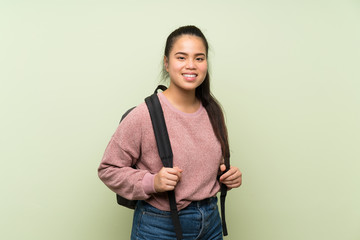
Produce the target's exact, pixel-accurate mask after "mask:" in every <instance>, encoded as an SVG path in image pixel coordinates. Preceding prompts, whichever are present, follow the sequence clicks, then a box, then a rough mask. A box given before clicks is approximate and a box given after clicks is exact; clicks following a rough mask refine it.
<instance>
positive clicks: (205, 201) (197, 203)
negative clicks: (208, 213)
mask: <svg viewBox="0 0 360 240" xmlns="http://www.w3.org/2000/svg"><path fill="white" fill-rule="evenodd" d="M216 201H217V197H216V196H214V197H209V198H205V199H203V200H200V201H192V202H191V203H190V204H189V206H197V207H200V206H203V205H208V204H210V203H213V202H216Z"/></svg>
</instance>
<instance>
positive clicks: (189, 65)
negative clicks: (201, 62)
mask: <svg viewBox="0 0 360 240" xmlns="http://www.w3.org/2000/svg"><path fill="white" fill-rule="evenodd" d="M186 68H187V69H195V68H196V64H195V62H194V60H192V59H188V61H187V62H186Z"/></svg>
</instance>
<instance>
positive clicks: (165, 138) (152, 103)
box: [116, 85, 229, 240]
mask: <svg viewBox="0 0 360 240" xmlns="http://www.w3.org/2000/svg"><path fill="white" fill-rule="evenodd" d="M159 89H161V90H162V91H165V90H166V89H167V88H166V87H165V86H163V85H159V86H158V87H157V88H156V89H155V91H154V93H153V94H152V95H151V96H149V97H147V98H145V103H146V105H147V107H148V110H149V114H150V118H151V122H152V126H153V130H154V135H155V139H156V144H157V148H158V152H159V156H160V158H161V161H162V163H163V165H164V167H169V168H172V167H173V153H172V149H171V144H170V140H169V135H168V132H167V128H166V123H165V119H164V114H163V111H162V108H161V104H160V101H159V98H158V96H157V91H158V90H159ZM134 108H135V107H132V108H130V109H129V110H127V111H126V112H125V113H124V114H123V115H122V117H121V120H120V122H121V121H122V120H123V119H124V118H125V117H126V116H127V115H128V114H129V113H130V112H131V111H132V110H133V109H134ZM225 162H226V163H227V164H226V165H227V166H226V167H227V169H228V166H229V164H228V162H229V159H227V161H225ZM132 167H133V168H136V167H135V166H132ZM167 193H168V197H169V204H170V212H171V217H172V222H173V224H174V228H175V233H176V238H177V239H178V240H181V239H182V230H181V225H180V220H179V216H178V211H177V207H176V199H175V191H174V190H172V191H168V192H167ZM226 193H227V187H226V185H224V184H221V195H220V205H221V218H222V227H223V234H224V236H227V235H228V233H227V227H226V222H225V198H226ZM116 200H117V203H118V204H119V205H121V206H124V207H127V208H130V209H135V207H136V204H137V200H128V199H126V198H124V197H122V196H120V195H118V194H116Z"/></svg>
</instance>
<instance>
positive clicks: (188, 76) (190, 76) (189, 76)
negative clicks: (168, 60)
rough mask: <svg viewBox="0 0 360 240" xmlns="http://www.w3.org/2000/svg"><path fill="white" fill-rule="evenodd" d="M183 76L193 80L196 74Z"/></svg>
mask: <svg viewBox="0 0 360 240" xmlns="http://www.w3.org/2000/svg"><path fill="white" fill-rule="evenodd" d="M183 76H184V77H186V78H194V77H196V76H197V75H196V74H183Z"/></svg>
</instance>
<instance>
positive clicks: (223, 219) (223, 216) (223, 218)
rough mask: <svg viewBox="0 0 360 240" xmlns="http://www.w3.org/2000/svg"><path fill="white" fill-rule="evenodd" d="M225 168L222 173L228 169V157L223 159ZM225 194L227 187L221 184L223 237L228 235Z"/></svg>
mask: <svg viewBox="0 0 360 240" xmlns="http://www.w3.org/2000/svg"><path fill="white" fill-rule="evenodd" d="M224 163H225V166H226V170H225V172H223V174H224V173H226V172H227V171H228V170H229V169H230V159H229V158H228V157H226V158H225V162H224ZM226 194H227V186H226V185H225V184H223V183H222V184H221V190H220V208H221V221H222V228H223V234H224V236H227V235H228V231H227V227H226V220H225V199H226Z"/></svg>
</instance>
